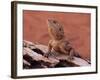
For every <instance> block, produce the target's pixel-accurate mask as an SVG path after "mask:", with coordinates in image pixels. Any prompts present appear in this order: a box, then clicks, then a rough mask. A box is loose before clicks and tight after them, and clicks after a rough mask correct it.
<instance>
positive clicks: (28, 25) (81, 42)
mask: <svg viewBox="0 0 100 80" xmlns="http://www.w3.org/2000/svg"><path fill="white" fill-rule="evenodd" d="M48 18H53V19H56V20H57V21H59V22H60V23H61V24H62V25H63V28H64V32H65V36H66V39H67V40H69V41H70V43H71V44H72V46H73V47H74V48H75V49H76V51H78V52H79V53H80V55H81V56H83V57H84V58H88V59H90V56H91V54H90V53H91V52H90V26H91V25H90V24H91V23H90V20H91V15H90V14H88V13H70V12H66V13H65V12H47V11H29V10H24V11H23V25H24V26H23V27H24V32H23V33H24V35H23V36H24V40H28V41H31V42H39V43H42V44H45V45H47V44H48V42H49V40H50V37H49V34H48V29H47V28H48V27H47V26H48V25H47V19H48Z"/></svg>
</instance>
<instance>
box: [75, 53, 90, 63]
mask: <svg viewBox="0 0 100 80" xmlns="http://www.w3.org/2000/svg"><path fill="white" fill-rule="evenodd" d="M74 56H75V57H78V58H82V59H84V58H83V57H82V56H81V55H80V54H79V53H78V52H74ZM84 60H85V61H86V62H88V63H89V64H91V61H90V60H89V59H84Z"/></svg>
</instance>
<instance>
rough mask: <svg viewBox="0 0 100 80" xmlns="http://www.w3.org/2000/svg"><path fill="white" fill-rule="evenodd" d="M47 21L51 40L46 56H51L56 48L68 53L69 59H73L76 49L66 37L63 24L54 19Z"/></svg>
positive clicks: (58, 50) (62, 52) (59, 51)
mask: <svg viewBox="0 0 100 80" xmlns="http://www.w3.org/2000/svg"><path fill="white" fill-rule="evenodd" d="M47 23H48V31H49V35H50V37H51V40H50V41H49V44H48V54H47V55H46V56H49V55H50V53H51V52H52V51H53V50H54V51H55V52H57V53H61V54H66V55H68V56H69V60H72V59H73V56H74V53H75V51H74V49H73V48H72V46H71V45H70V43H69V42H68V41H67V40H66V39H65V36H64V30H63V27H62V25H61V24H60V23H59V22H58V21H56V20H53V19H48V21H47Z"/></svg>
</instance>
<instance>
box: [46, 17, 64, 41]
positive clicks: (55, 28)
mask: <svg viewBox="0 0 100 80" xmlns="http://www.w3.org/2000/svg"><path fill="white" fill-rule="evenodd" d="M47 23H48V31H49V35H50V36H51V37H52V38H53V39H56V40H60V39H62V38H63V37H64V30H63V27H62V25H61V24H60V23H59V22H58V21H57V20H54V19H48V21H47Z"/></svg>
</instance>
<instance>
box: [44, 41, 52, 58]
mask: <svg viewBox="0 0 100 80" xmlns="http://www.w3.org/2000/svg"><path fill="white" fill-rule="evenodd" d="M51 43H52V40H50V41H49V43H48V51H47V53H46V54H45V55H44V56H45V57H48V56H50V54H51V50H52V45H51Z"/></svg>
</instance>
